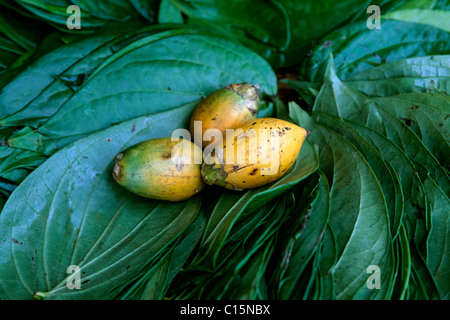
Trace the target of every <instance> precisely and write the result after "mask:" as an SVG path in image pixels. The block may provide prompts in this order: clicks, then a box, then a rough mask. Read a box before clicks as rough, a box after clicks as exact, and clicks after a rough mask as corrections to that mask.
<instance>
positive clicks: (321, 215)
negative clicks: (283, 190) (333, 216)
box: [275, 171, 330, 300]
mask: <svg viewBox="0 0 450 320" xmlns="http://www.w3.org/2000/svg"><path fill="white" fill-rule="evenodd" d="M317 172H318V173H317V175H318V177H319V180H318V184H317V185H316V186H315V187H314V190H313V192H314V193H315V194H314V196H315V197H314V198H313V201H312V203H311V206H310V207H306V208H308V211H307V212H306V215H305V216H303V217H301V220H300V219H299V220H300V221H298V222H301V223H300V224H298V222H297V221H292V220H291V219H289V220H288V223H287V225H288V224H289V225H293V226H294V227H297V228H299V229H297V230H296V233H295V234H294V235H293V236H292V237H290V238H289V240H290V243H289V245H287V246H286V248H285V251H284V256H283V258H284V259H283V260H282V261H281V263H279V264H280V269H281V272H280V278H279V279H277V282H276V283H277V285H278V286H279V288H277V289H278V292H277V295H276V296H275V297H277V298H279V299H282V300H285V299H291V298H292V296H293V295H298V292H295V291H297V286H296V284H297V282H298V281H299V279H300V278H301V277H302V275H303V271H304V269H305V268H306V266H307V264H308V262H310V260H311V259H312V257H313V255H314V253H315V252H316V251H317V250H318V248H319V245H320V243H321V241H322V237H323V235H324V233H325V229H326V226H327V222H328V219H329V214H330V190H329V186H328V182H327V180H326V178H325V176H324V175H323V174H322V173H321V172H320V171H317ZM307 190H308V189H306V190H305V191H307ZM305 191H303V193H307V192H305ZM302 196H303V195H302ZM300 205H304V203H302V202H300ZM306 208H305V209H306ZM300 210H301V208H300V207H297V210H296V211H300ZM285 228H289V226H286V227H285ZM291 228H292V227H291ZM281 232H285V231H284V229H281V230H280V233H281ZM282 239H286V237H283V238H282Z"/></svg>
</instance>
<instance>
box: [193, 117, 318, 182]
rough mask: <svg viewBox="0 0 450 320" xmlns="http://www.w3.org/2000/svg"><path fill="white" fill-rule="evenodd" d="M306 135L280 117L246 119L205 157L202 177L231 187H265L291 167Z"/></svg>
mask: <svg viewBox="0 0 450 320" xmlns="http://www.w3.org/2000/svg"><path fill="white" fill-rule="evenodd" d="M308 135H309V131H307V130H305V129H304V128H301V127H299V126H297V125H294V124H292V123H290V122H287V121H284V120H280V119H274V118H260V119H255V120H252V121H250V122H247V123H246V124H245V125H243V126H242V127H241V128H239V129H237V130H236V135H234V136H232V137H227V138H226V139H224V140H225V141H224V142H223V146H222V147H217V146H216V149H215V154H214V155H213V156H212V157H211V158H210V159H205V162H204V163H203V165H202V178H203V180H204V181H205V182H206V183H207V184H209V185H219V186H223V187H225V188H227V189H233V190H244V189H250V188H257V187H261V186H264V185H266V184H268V183H271V182H273V181H275V180H277V179H279V178H280V177H281V176H283V175H284V174H285V173H286V172H287V171H288V170H289V168H291V166H292V165H293V164H294V162H295V160H296V159H297V157H298V154H299V153H300V149H301V147H302V145H303V142H304V141H305V139H306V138H307V136H308Z"/></svg>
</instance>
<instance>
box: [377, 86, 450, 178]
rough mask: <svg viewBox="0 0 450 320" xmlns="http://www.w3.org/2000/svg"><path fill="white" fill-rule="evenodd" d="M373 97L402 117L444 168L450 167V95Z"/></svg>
mask: <svg viewBox="0 0 450 320" xmlns="http://www.w3.org/2000/svg"><path fill="white" fill-rule="evenodd" d="M373 100H374V101H375V102H376V103H377V104H379V105H381V106H383V108H385V109H386V110H388V111H389V112H390V113H392V114H393V115H395V117H397V118H398V119H400V120H401V121H402V122H403V123H404V124H405V125H406V126H407V127H408V128H409V129H411V131H413V132H414V133H415V134H416V135H417V137H418V138H419V139H420V140H421V141H422V142H423V144H424V145H425V147H427V149H428V150H429V151H430V152H431V153H432V154H433V155H434V157H436V160H437V161H439V163H440V164H441V165H442V166H443V167H444V168H445V169H447V170H449V169H450V159H449V156H448V155H449V154H450V131H449V127H450V119H449V117H450V98H449V97H445V96H439V95H434V94H430V93H421V94H418V93H415V94H414V93H410V94H400V95H395V96H390V97H383V98H374V99H373Z"/></svg>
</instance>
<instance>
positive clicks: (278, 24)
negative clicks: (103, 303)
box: [0, 0, 450, 300]
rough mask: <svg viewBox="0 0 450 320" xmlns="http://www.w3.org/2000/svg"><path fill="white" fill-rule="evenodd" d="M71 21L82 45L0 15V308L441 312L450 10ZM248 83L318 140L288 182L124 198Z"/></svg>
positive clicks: (448, 184)
mask: <svg viewBox="0 0 450 320" xmlns="http://www.w3.org/2000/svg"><path fill="white" fill-rule="evenodd" d="M72 2H73V4H75V5H78V6H79V7H80V8H81V13H82V16H81V29H78V30H77V29H73V30H70V29H68V28H67V27H66V21H67V18H68V17H69V15H70V13H67V6H68V5H69V4H72V3H71V2H70V1H67V0H44V1H35V0H15V1H6V0H1V1H0V90H1V91H0V210H1V213H0V298H1V299H32V298H33V297H34V298H46V299H283V300H285V299H286V300H287V299H449V298H450V274H449V272H450V256H449V250H448V243H449V241H450V235H449V232H448V229H449V223H450V220H449V212H450V202H449V194H450V180H449V169H450V167H449V159H450V157H449V155H450V146H449V141H450V133H449V124H450V123H449V115H450V97H449V94H448V92H449V89H450V55H449V53H450V34H449V32H450V26H449V21H450V13H449V11H448V9H449V8H450V4H449V2H448V1H445V0H410V1H388V0H385V1H381V0H380V1H352V0H344V1H342V0H341V1H337V0H336V1H335V0H329V1H327V0H308V1H304V0H303V1H300V0H295V1H288V0H273V1H250V0H229V1H198V0H189V1H188V0H152V1H148V0H147V1H141V0H115V1H105V2H104V1H99V2H95V1H84V0H83V1H82V0H78V1H72ZM370 4H375V5H378V6H379V7H380V8H381V13H382V16H381V29H371V28H368V26H367V23H366V22H367V18H368V16H369V15H368V14H367V13H366V9H367V7H368V6H369V5H370ZM238 82H249V83H253V84H259V85H260V87H261V90H262V92H263V93H264V107H263V108H262V109H261V111H260V113H259V115H258V116H259V117H267V116H270V117H278V118H281V119H285V120H288V121H291V122H293V123H296V124H298V125H300V126H301V127H304V128H306V129H308V130H310V131H311V135H310V136H309V138H308V140H307V141H306V142H305V143H304V146H303V148H302V150H301V152H300V155H299V157H298V159H297V161H296V163H295V164H294V166H293V167H292V168H291V170H289V172H288V173H287V174H286V175H285V176H283V177H282V178H281V179H280V180H278V181H276V182H274V183H272V184H270V185H267V186H265V187H262V188H258V189H252V190H248V191H245V192H235V191H228V190H224V189H222V188H220V187H209V188H207V189H206V190H204V191H203V192H202V193H201V194H199V195H197V196H195V197H193V198H191V199H190V200H188V201H184V202H180V203H168V202H164V201H156V200H149V199H144V198H141V197H138V196H135V195H133V194H131V193H129V192H127V191H126V190H124V189H123V188H121V187H120V186H119V185H118V184H117V183H115V181H114V179H113V177H112V175H111V171H112V167H113V158H114V156H115V155H116V154H117V153H118V152H119V151H121V150H124V149H126V148H128V147H130V146H132V145H134V144H136V143H138V142H141V141H144V140H148V139H152V138H157V137H167V136H170V135H171V132H172V131H173V130H175V129H177V128H187V125H188V121H189V117H190V115H191V113H192V111H193V109H194V108H195V106H196V105H197V103H198V101H199V99H201V98H202V97H205V96H207V95H209V94H210V93H211V92H213V91H214V90H216V89H218V88H221V87H224V86H226V85H228V84H230V83H238ZM74 266H75V267H76V268H77V269H76V270H78V271H76V272H77V274H76V275H77V276H78V279H79V282H78V283H75V284H77V285H78V286H76V287H75V288H74V287H73V286H70V285H68V284H72V285H73V284H74V283H72V282H73V279H72V277H73V276H74V274H72V271H69V270H74V269H73V268H72V267H74ZM71 281H72V282H71Z"/></svg>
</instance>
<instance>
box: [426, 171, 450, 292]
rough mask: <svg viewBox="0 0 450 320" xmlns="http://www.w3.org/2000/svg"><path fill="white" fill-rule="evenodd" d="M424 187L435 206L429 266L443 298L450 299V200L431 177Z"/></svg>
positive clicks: (429, 248)
mask: <svg viewBox="0 0 450 320" xmlns="http://www.w3.org/2000/svg"><path fill="white" fill-rule="evenodd" d="M424 188H425V190H426V194H427V197H428V199H430V202H431V206H432V208H433V210H432V215H431V231H430V234H429V236H428V239H427V253H428V256H427V258H426V260H427V266H428V267H429V269H430V273H431V274H432V275H433V277H434V279H435V281H436V284H437V286H438V288H439V290H440V295H441V296H442V299H444V300H448V299H449V298H450V285H449V284H450V272H449V270H450V255H449V250H448V245H449V241H450V233H449V232H448V229H449V225H450V219H449V217H450V216H449V213H448V208H449V207H450V200H449V198H448V196H446V195H445V194H444V192H443V191H442V190H441V189H440V188H439V186H438V185H437V184H436V183H435V182H434V181H433V180H431V179H426V180H425V182H424Z"/></svg>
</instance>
